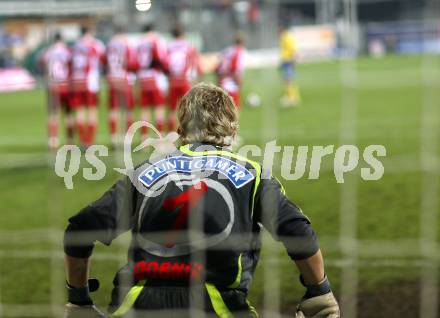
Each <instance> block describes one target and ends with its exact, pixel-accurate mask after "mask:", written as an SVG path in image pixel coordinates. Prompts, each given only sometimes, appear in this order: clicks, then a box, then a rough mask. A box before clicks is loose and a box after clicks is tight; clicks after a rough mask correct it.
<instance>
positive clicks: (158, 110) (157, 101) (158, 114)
mask: <svg viewBox="0 0 440 318" xmlns="http://www.w3.org/2000/svg"><path fill="white" fill-rule="evenodd" d="M152 97H153V101H152V102H153V105H154V108H153V113H154V119H155V122H156V128H157V130H158V131H159V132H160V133H163V132H164V129H165V107H164V105H165V92H164V91H162V90H160V88H156V89H155V90H154V95H153V96H152Z"/></svg>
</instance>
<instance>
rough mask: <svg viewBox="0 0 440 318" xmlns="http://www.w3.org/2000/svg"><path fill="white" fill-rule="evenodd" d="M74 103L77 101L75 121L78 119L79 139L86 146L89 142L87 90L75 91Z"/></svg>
mask: <svg viewBox="0 0 440 318" xmlns="http://www.w3.org/2000/svg"><path fill="white" fill-rule="evenodd" d="M74 103H75V121H76V128H77V131H78V139H79V143H80V145H81V146H84V145H86V144H87V134H88V131H87V121H86V119H87V116H86V115H87V112H86V105H87V92H85V91H80V92H75V97H74Z"/></svg>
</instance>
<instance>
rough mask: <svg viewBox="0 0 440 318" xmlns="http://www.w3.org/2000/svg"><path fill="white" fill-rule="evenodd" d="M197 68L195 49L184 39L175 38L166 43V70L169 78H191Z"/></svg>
mask: <svg viewBox="0 0 440 318" xmlns="http://www.w3.org/2000/svg"><path fill="white" fill-rule="evenodd" d="M195 70H198V54H197V50H196V49H195V48H194V47H193V46H192V45H191V44H190V43H189V42H188V41H186V40H183V39H177V40H174V41H172V42H171V43H169V45H168V72H169V75H170V78H171V79H173V78H175V79H185V80H188V81H189V80H191V74H192V72H194V71H195Z"/></svg>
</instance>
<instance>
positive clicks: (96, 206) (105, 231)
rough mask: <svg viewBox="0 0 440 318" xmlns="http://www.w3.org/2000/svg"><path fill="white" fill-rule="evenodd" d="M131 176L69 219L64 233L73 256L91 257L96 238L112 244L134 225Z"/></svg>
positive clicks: (67, 249)
mask: <svg viewBox="0 0 440 318" xmlns="http://www.w3.org/2000/svg"><path fill="white" fill-rule="evenodd" d="M135 191H136V190H135V189H134V187H133V186H132V184H131V182H130V179H129V178H128V177H126V178H124V179H122V180H120V181H118V182H116V183H115V184H114V185H113V186H112V187H111V188H110V189H109V190H108V191H107V192H106V193H104V195H103V196H102V197H101V198H99V199H98V200H97V201H95V202H93V203H92V204H90V205H88V206H86V207H85V208H83V209H82V210H81V211H80V212H79V213H78V214H76V215H75V216H73V217H71V218H70V219H69V225H68V226H67V229H66V231H65V234H64V252H65V253H66V254H67V255H69V256H72V257H77V258H88V257H89V256H90V255H91V254H92V250H93V247H94V243H95V241H99V242H101V243H103V244H106V245H110V243H111V242H112V241H113V239H115V238H116V237H117V236H118V235H120V234H122V233H123V232H126V231H128V230H130V229H131V228H132V225H133V217H134V211H133V209H134V208H133V207H134V206H135V204H134V201H135V197H134V195H135V194H134V193H135Z"/></svg>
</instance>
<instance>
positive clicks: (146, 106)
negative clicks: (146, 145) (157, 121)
mask: <svg viewBox="0 0 440 318" xmlns="http://www.w3.org/2000/svg"><path fill="white" fill-rule="evenodd" d="M139 100H140V106H141V120H142V121H145V122H148V123H150V122H151V115H150V106H151V104H150V103H151V97H150V91H149V90H145V89H143V88H141V90H140V98H139ZM147 136H148V127H147V126H142V128H141V138H142V140H145V139H147Z"/></svg>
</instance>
